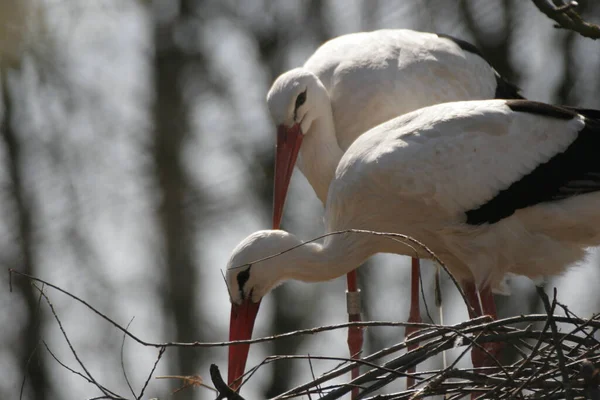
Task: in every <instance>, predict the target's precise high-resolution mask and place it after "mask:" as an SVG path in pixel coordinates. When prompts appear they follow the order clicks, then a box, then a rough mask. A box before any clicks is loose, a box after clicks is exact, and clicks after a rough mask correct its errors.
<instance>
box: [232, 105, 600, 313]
mask: <svg viewBox="0 0 600 400" xmlns="http://www.w3.org/2000/svg"><path fill="white" fill-rule="evenodd" d="M582 141H587V142H589V144H592V145H593V144H600V126H599V122H598V121H597V120H595V119H591V118H589V119H586V118H585V117H584V116H582V115H579V114H576V113H574V112H572V111H569V110H566V109H563V108H558V107H553V106H548V105H543V104H541V103H536V102H529V101H523V100H513V101H504V100H488V101H469V102H454V103H445V104H440V105H435V106H431V107H427V108H423V109H419V110H417V111H414V112H412V113H409V114H406V115H403V116H400V117H398V118H395V119H393V120H391V121H389V122H386V123H384V124H382V125H379V126H377V127H375V128H374V129H372V130H370V131H369V132H367V133H366V134H364V135H362V136H361V137H360V138H359V139H358V140H356V141H355V142H354V144H353V145H352V146H351V147H350V148H349V149H348V150H347V151H346V153H345V154H344V156H343V157H342V158H341V160H340V162H339V165H338V168H337V171H336V174H335V179H334V180H333V181H332V183H331V187H330V190H329V198H328V202H327V206H326V213H325V221H326V229H327V231H328V232H333V231H339V230H346V229H366V230H374V231H380V232H397V233H402V234H406V235H409V236H412V237H414V238H415V239H417V240H419V241H421V242H423V243H425V244H426V245H427V246H428V247H430V248H431V249H432V250H433V251H434V252H435V253H436V254H438V256H439V257H440V258H441V259H442V260H443V261H444V262H445V263H446V264H447V265H448V267H449V268H450V270H451V271H452V272H453V273H454V274H455V275H456V276H457V277H458V278H459V279H461V280H473V281H475V282H477V283H478V284H480V285H484V284H490V285H491V286H494V285H497V284H498V283H500V281H501V279H502V277H503V276H504V274H505V273H507V272H511V273H515V274H521V275H526V276H529V277H532V278H536V277H539V276H542V275H548V274H556V273H559V272H560V271H562V270H564V269H565V267H566V266H567V264H569V263H572V262H575V261H577V260H579V259H580V258H581V257H582V256H583V254H584V249H585V247H588V246H592V245H597V244H599V243H600V209H598V207H597V202H598V201H600V194H599V193H597V192H596V190H599V189H600V162H596V163H594V162H592V161H591V159H593V158H594V157H595V156H594V154H596V153H597V150H596V149H597V148H590V147H589V146H583V145H582V144H580V143H581V142H582ZM576 152H577V154H575V153H576ZM561 158H562V159H561ZM557 160H558V161H557ZM561 161H564V163H563V164H559V163H560V162H561ZM578 164H581V165H578ZM580 166H583V167H585V168H580ZM523 182H525V183H529V184H530V185H531V190H530V191H529V190H527V187H522V186H523V185H522V183H523ZM576 188H578V189H577V190H574V189H576ZM511 191H513V192H512V193H513V194H512V195H511V196H508V197H507V195H510V194H511ZM503 193H504V194H503ZM501 196H504V197H505V198H507V201H506V202H505V203H502V202H501V201H500V202H498V200H497V199H498V198H500V200H502V198H501ZM540 196H542V197H540ZM543 196H545V197H543ZM494 201H496V203H494ZM530 203H532V204H530ZM490 204H491V205H492V207H491V208H490V207H489V205H490ZM469 218H471V219H473V220H474V222H469ZM299 243H301V242H300V240H299V239H297V238H294V237H293V235H291V234H288V233H285V232H283V231H261V232H259V233H256V234H253V235H251V236H250V237H249V238H248V239H246V240H245V241H243V242H242V244H241V245H240V246H238V248H236V250H234V253H233V255H232V258H231V260H230V262H229V265H228V268H233V267H240V266H244V265H246V266H247V265H250V264H252V270H251V272H250V274H249V279H248V282H247V283H246V285H247V286H245V287H244V288H239V287H237V286H236V280H235V278H236V276H237V273H238V272H239V271H241V270H244V268H241V269H228V275H227V280H228V283H229V287H230V288H231V289H232V292H231V293H230V295H231V299H232V302H233V303H236V304H239V303H241V302H242V300H244V297H243V296H242V294H243V293H245V292H246V294H248V293H247V292H248V291H249V290H252V289H254V290H253V294H252V300H253V301H257V300H258V299H260V298H261V297H262V296H264V295H265V294H266V292H268V290H269V289H270V287H271V286H272V285H273V284H276V283H277V282H279V281H281V280H285V279H288V278H293V279H301V280H307V281H321V280H328V279H332V278H335V277H337V276H341V275H343V274H344V273H346V272H348V271H349V270H351V269H353V268H356V267H358V266H359V265H360V263H361V262H362V261H364V259H366V258H367V257H369V256H371V255H373V254H375V253H379V252H389V253H397V254H405V255H413V252H412V250H411V249H410V248H409V247H407V246H404V245H402V244H399V243H397V242H395V241H390V240H387V239H382V238H379V237H372V236H368V235H350V234H348V235H342V236H332V237H329V238H327V239H325V241H324V244H323V245H318V244H311V245H307V246H301V247H299V248H297V249H295V250H293V251H290V252H287V253H285V254H282V255H280V256H278V257H275V258H272V259H269V260H266V261H263V262H260V263H254V261H256V260H257V259H261V258H263V257H266V256H269V255H272V254H276V253H278V252H280V251H283V250H285V249H288V248H289V247H291V246H292V245H294V244H299ZM419 256H420V257H423V258H428V255H427V253H425V252H421V253H420V254H419ZM303 257H306V258H303ZM264 271H268V272H264ZM288 274H289V275H288ZM267 276H268V277H267ZM238 286H239V285H238ZM236 289H239V290H236Z"/></svg>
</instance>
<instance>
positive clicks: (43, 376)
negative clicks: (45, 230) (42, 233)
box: [0, 69, 50, 400]
mask: <svg viewBox="0 0 600 400" xmlns="http://www.w3.org/2000/svg"><path fill="white" fill-rule="evenodd" d="M0 74H1V82H0V85H1V90H2V106H3V114H2V119H1V121H0V130H1V131H2V135H3V137H4V145H5V146H6V153H7V164H8V165H7V166H6V168H7V171H8V175H9V179H10V185H11V190H10V192H11V194H12V200H13V203H14V204H13V207H14V209H15V211H16V213H15V217H14V223H15V224H16V227H15V232H16V234H15V236H16V245H17V252H16V253H17V258H16V259H15V260H14V261H13V262H11V267H12V268H14V269H16V270H18V271H20V272H23V273H26V274H30V275H35V274H36V268H35V260H34V252H35V249H34V238H33V217H32V206H31V204H30V203H29V201H28V198H27V193H26V187H27V185H26V184H25V181H24V177H23V171H22V168H21V166H22V165H23V162H24V161H23V158H22V157H23V153H22V149H21V143H20V142H19V138H18V133H17V132H16V130H15V127H16V124H15V123H14V120H13V118H14V109H13V105H14V104H15V102H14V101H13V96H14V93H11V91H10V88H9V85H8V73H7V71H6V70H5V69H0ZM13 291H14V293H15V295H17V296H20V297H22V298H23V299H24V303H25V306H26V308H27V309H26V312H25V313H24V314H26V316H25V317H23V318H24V319H25V321H24V324H23V327H22V328H21V329H22V332H23V336H21V337H19V338H18V339H19V343H14V344H12V345H11V344H9V343H5V346H6V348H13V349H19V348H20V362H19V365H21V366H22V367H23V369H22V371H23V372H24V373H25V374H26V375H25V380H26V386H25V388H26V389H31V391H32V392H33V393H32V397H31V398H32V399H36V400H43V399H46V398H47V394H48V393H49V391H50V390H49V387H48V376H47V373H46V370H45V368H44V357H42V355H41V354H42V353H41V352H40V350H41V349H39V348H38V345H39V344H40V338H41V336H40V333H41V332H42V331H43V328H42V324H43V319H42V318H41V316H40V315H39V313H38V311H37V310H38V297H39V294H38V292H37V291H36V289H34V287H33V286H32V285H31V284H30V282H28V281H25V280H23V279H16V280H14V281H13ZM14 395H15V396H16V393H15V394H14ZM24 398H27V396H26V395H25V397H24Z"/></svg>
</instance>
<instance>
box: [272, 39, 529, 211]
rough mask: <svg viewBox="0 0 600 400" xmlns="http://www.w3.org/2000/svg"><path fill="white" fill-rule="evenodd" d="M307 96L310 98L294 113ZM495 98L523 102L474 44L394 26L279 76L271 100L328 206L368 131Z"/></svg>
mask: <svg viewBox="0 0 600 400" xmlns="http://www.w3.org/2000/svg"><path fill="white" fill-rule="evenodd" d="M301 93H305V101H304V103H303V104H302V105H300V106H299V107H297V108H296V105H297V103H298V101H297V100H298V96H299V95H300V94H301ZM495 97H498V98H520V96H519V94H518V93H517V90H516V88H515V87H514V86H512V85H510V84H508V83H507V82H506V81H504V80H503V79H502V78H501V77H500V76H499V75H498V73H497V72H496V71H495V70H494V69H493V68H492V67H491V66H490V65H489V64H488V63H487V62H486V61H485V60H484V59H483V58H482V57H481V55H480V54H479V53H478V52H477V49H476V48H475V47H474V46H471V45H469V44H468V43H466V42H463V41H460V40H458V39H453V38H450V37H448V36H444V35H437V34H433V33H424V32H417V31H412V30H405V29H396V30H379V31H374V32H363V33H354V34H349V35H344V36H340V37H337V38H335V39H332V40H330V41H328V42H326V43H325V44H323V45H322V46H321V47H320V48H319V49H317V51H316V52H315V53H314V54H313V55H312V56H311V57H310V58H309V59H308V60H307V61H306V63H305V64H304V66H303V67H301V68H296V69H293V70H291V71H288V72H286V73H284V74H283V75H281V76H280V77H279V78H277V80H276V81H275V82H274V83H273V86H272V87H271V90H270V91H269V94H268V95H267V102H268V105H269V109H270V111H271V115H272V118H273V120H274V121H275V123H276V124H277V125H280V126H284V127H286V128H288V129H290V128H292V127H293V126H294V125H295V124H300V126H301V127H302V130H301V131H302V133H303V135H304V138H303V139H302V143H301V147H300V154H299V157H298V163H297V165H298V168H299V169H300V170H301V171H302V173H303V174H304V175H305V176H306V178H307V179H308V181H309V183H310V184H311V186H312V187H313V189H314V190H315V193H316V194H317V196H318V197H319V199H320V200H321V201H322V202H323V204H325V201H326V200H327V199H326V197H327V190H328V187H329V182H330V181H331V179H332V178H333V173H334V171H335V168H336V166H337V162H338V161H339V158H340V157H341V154H343V152H344V151H345V150H346V149H347V148H348V147H349V146H350V145H351V144H352V143H353V142H354V140H356V138H357V137H359V136H360V135H361V134H362V133H364V132H366V131H367V130H369V129H371V128H372V127H374V126H376V125H378V124H380V123H383V122H385V121H387V120H389V119H392V118H395V117H397V116H399V115H402V114H405V113H407V112H410V111H413V110H416V109H419V108H422V107H426V106H429V105H433V104H438V103H444V102H450V101H460V100H480V99H492V98H495ZM311 107H316V108H319V109H320V111H321V112H322V113H323V114H325V113H330V114H331V120H330V121H325V120H324V119H325V118H323V120H322V121H321V122H320V123H317V124H310V121H308V120H307V119H306V118H305V117H306V115H307V114H306V112H305V110H307V109H310V108H311ZM308 117H309V118H308V119H310V115H308ZM308 125H310V129H308V128H307V126H308ZM323 135H333V136H334V137H335V142H333V141H332V142H331V143H328V144H327V145H324V143H323V142H322V141H321V138H320V137H321V136H323ZM292 167H293V165H292ZM290 175H291V171H290ZM276 184H277V181H276ZM285 190H287V187H286V188H285ZM282 203H283V200H282V201H281V204H276V205H275V207H276V209H277V207H279V206H280V207H281V208H283V204H282ZM275 212H277V210H276V211H275Z"/></svg>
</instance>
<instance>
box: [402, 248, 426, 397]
mask: <svg viewBox="0 0 600 400" xmlns="http://www.w3.org/2000/svg"><path fill="white" fill-rule="evenodd" d="M420 270H421V267H420V264H419V259H418V258H412V259H411V272H410V273H411V277H410V312H409V314H408V322H417V323H419V322H422V320H421V310H420V306H419V280H420V276H421V271H420ZM417 330H419V328H416V327H413V326H408V327H406V330H405V331H404V332H405V333H404V337H405V338H406V337H408V336H409V335H411V334H412V333H414V332H415V331H417ZM418 346H419V343H415V344H411V345H410V346H408V349H407V350H408V351H412V350H414V349H416V348H417V347H418ZM406 372H407V373H409V374H414V372H415V367H412V368H409V369H408V370H407V371H406ZM414 385H415V378H412V377H407V378H406V388H407V389H409V388H411V387H413V386H414Z"/></svg>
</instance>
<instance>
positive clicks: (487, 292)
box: [479, 286, 504, 367]
mask: <svg viewBox="0 0 600 400" xmlns="http://www.w3.org/2000/svg"><path fill="white" fill-rule="evenodd" d="M479 296H480V297H481V306H482V307H483V315H489V316H490V317H492V318H493V319H498V313H497V312H496V302H494V295H493V294H492V289H491V288H490V287H489V286H486V287H484V288H483V289H481V290H480V292H479ZM483 347H484V348H485V349H486V350H487V351H488V352H489V353H490V354H491V355H493V356H494V357H495V358H496V359H498V356H500V353H501V351H502V349H503V347H504V346H503V344H502V342H497V343H486V344H484V345H483ZM495 365H496V363H495V362H494V360H492V359H491V358H489V357H486V358H485V360H484V366H485V367H491V366H495Z"/></svg>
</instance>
